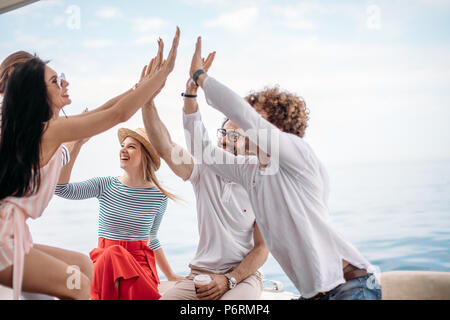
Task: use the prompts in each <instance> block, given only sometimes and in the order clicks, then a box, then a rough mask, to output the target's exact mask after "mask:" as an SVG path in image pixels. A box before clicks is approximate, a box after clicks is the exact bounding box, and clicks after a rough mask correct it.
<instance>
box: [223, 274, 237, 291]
mask: <svg viewBox="0 0 450 320" xmlns="http://www.w3.org/2000/svg"><path fill="white" fill-rule="evenodd" d="M225 277H227V279H228V288H230V289H233V288H234V287H236V285H237V281H236V279H235V278H234V277H233V276H232V275H231V274H229V273H225Z"/></svg>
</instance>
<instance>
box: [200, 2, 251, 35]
mask: <svg viewBox="0 0 450 320" xmlns="http://www.w3.org/2000/svg"><path fill="white" fill-rule="evenodd" d="M258 15H259V9H258V8H256V7H251V8H243V9H239V10H237V11H234V12H229V13H224V14H221V15H220V16H218V17H217V18H215V19H211V20H208V21H206V22H205V23H204V25H205V26H206V27H222V28H225V29H228V30H231V31H241V30H244V29H246V28H248V27H250V26H251V25H252V24H254V23H255V21H256V19H257V18H258Z"/></svg>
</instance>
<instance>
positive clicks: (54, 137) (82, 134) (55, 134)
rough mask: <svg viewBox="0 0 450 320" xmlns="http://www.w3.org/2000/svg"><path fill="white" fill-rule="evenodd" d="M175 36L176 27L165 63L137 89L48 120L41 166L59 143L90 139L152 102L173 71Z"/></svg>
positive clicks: (159, 53) (156, 68) (156, 66)
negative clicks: (100, 106)
mask: <svg viewBox="0 0 450 320" xmlns="http://www.w3.org/2000/svg"><path fill="white" fill-rule="evenodd" d="M179 35H180V31H179V29H178V28H177V33H176V35H175V38H174V40H173V44H172V48H171V50H170V52H169V56H168V58H167V60H162V59H156V61H159V62H158V63H156V65H155V67H154V68H155V72H154V73H152V76H151V77H146V78H145V79H144V80H143V81H141V82H140V85H139V86H137V87H136V88H135V89H134V90H132V92H130V93H129V94H126V95H125V96H124V97H122V98H121V99H120V100H119V101H118V102H117V103H115V104H114V105H113V106H111V107H109V108H107V109H106V110H102V111H99V112H94V113H87V114H86V115H79V116H75V117H69V118H67V119H65V118H57V119H53V120H51V121H49V123H48V125H47V128H46V131H45V133H44V136H43V140H42V141H43V143H42V146H43V161H42V163H46V162H47V161H48V159H49V158H50V157H51V155H53V153H54V152H55V151H56V149H57V148H58V147H59V146H60V145H61V144H62V143H64V142H68V141H75V140H79V139H83V138H87V137H91V136H93V135H96V134H99V133H101V132H103V131H105V130H107V129H110V128H112V127H113V126H115V125H117V124H118V123H120V122H124V121H126V120H128V119H129V118H130V117H131V116H132V115H133V114H134V113H135V112H136V111H137V110H138V109H139V108H140V107H141V106H142V105H143V104H144V103H145V102H147V101H148V100H150V99H152V98H153V97H154V96H155V95H156V94H157V93H158V92H159V91H160V90H161V89H162V87H163V86H164V83H165V81H166V80H167V77H168V75H169V74H170V73H171V72H172V70H173V68H174V65H175V58H176V52H177V47H178V42H179ZM158 56H162V50H160V52H158ZM46 160H47V161H46Z"/></svg>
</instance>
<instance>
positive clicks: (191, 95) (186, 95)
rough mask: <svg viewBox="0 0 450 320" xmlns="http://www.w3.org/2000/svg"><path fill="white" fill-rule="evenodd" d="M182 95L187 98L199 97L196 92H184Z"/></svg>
mask: <svg viewBox="0 0 450 320" xmlns="http://www.w3.org/2000/svg"><path fill="white" fill-rule="evenodd" d="M181 96H182V97H185V98H197V95H196V94H186V93H184V92H183V93H182V94H181Z"/></svg>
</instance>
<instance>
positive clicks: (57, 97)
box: [44, 66, 72, 114]
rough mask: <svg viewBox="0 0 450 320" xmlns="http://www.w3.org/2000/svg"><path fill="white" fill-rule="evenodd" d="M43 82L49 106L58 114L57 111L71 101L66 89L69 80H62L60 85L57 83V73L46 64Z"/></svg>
mask: <svg viewBox="0 0 450 320" xmlns="http://www.w3.org/2000/svg"><path fill="white" fill-rule="evenodd" d="M44 76H45V83H46V85H47V94H48V98H49V100H50V101H49V103H50V106H51V107H52V109H53V110H54V111H56V112H55V113H56V114H58V113H59V111H60V110H61V109H62V108H63V107H64V106H67V105H69V104H71V103H72V100H70V98H69V94H68V89H67V87H68V86H69V82H67V81H65V80H62V81H61V85H62V87H60V86H59V85H58V75H57V74H56V72H55V71H54V70H53V69H52V68H50V67H48V66H46V67H45V75H44Z"/></svg>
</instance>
